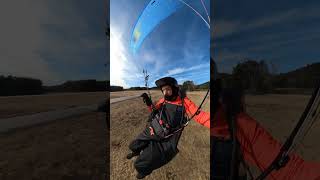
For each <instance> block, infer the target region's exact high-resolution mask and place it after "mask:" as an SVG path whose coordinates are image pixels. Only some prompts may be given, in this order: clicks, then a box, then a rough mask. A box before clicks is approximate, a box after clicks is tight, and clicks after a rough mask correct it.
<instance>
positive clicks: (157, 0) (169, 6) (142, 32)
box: [130, 0, 210, 54]
mask: <svg viewBox="0 0 320 180" xmlns="http://www.w3.org/2000/svg"><path fill="white" fill-rule="evenodd" d="M200 1H201V2H202V5H203V7H204V9H205V11H206V13H207V15H208V12H207V9H206V8H205V6H204V3H203V1H202V0H200ZM181 7H188V8H190V9H191V10H192V11H193V12H195V13H196V14H197V15H198V16H199V17H201V18H202V20H203V21H204V22H205V23H206V24H207V26H208V27H209V28H210V25H209V23H208V22H207V21H206V20H205V19H204V18H203V17H202V16H201V14H200V13H199V12H198V11H197V10H196V9H194V8H193V7H192V6H191V5H190V4H188V3H187V2H186V1H185V0H151V1H150V2H149V3H148V5H147V6H146V8H145V9H144V10H143V12H142V13H141V15H140V17H139V18H138V20H137V22H136V24H135V26H134V29H133V31H132V35H131V42H130V46H131V49H132V52H133V53H134V54H135V53H136V52H137V50H138V49H139V48H140V46H141V45H142V42H143V41H144V39H145V38H146V37H147V36H148V35H149V34H150V33H151V32H152V31H153V30H154V28H155V27H156V26H157V25H158V24H159V23H160V22H162V21H163V20H165V19H166V18H168V17H169V16H170V15H172V14H173V13H175V12H176V11H177V10H178V9H180V8H181ZM208 18H209V16H208ZM209 21H210V19H209Z"/></svg>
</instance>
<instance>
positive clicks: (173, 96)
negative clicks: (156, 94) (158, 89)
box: [164, 94, 177, 101]
mask: <svg viewBox="0 0 320 180" xmlns="http://www.w3.org/2000/svg"><path fill="white" fill-rule="evenodd" d="M176 98H177V96H175V95H173V94H172V95H171V96H164V99H165V100H167V101H174V100H176Z"/></svg>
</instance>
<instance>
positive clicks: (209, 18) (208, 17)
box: [200, 0, 210, 23]
mask: <svg viewBox="0 0 320 180" xmlns="http://www.w3.org/2000/svg"><path fill="white" fill-rule="evenodd" d="M200 1H201V3H202V6H203V8H204V10H205V11H206V14H207V16H208V21H209V23H210V16H209V13H208V11H207V8H206V6H205V5H204V2H203V0H200Z"/></svg>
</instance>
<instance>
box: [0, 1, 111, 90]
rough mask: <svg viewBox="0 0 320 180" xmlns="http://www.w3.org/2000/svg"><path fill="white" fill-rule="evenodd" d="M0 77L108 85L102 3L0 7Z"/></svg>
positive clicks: (9, 3)
mask: <svg viewBox="0 0 320 180" xmlns="http://www.w3.org/2000/svg"><path fill="white" fill-rule="evenodd" d="M0 12H1V16H0V19H1V22H2V24H1V33H0V39H1V41H0V61H1V66H0V75H13V76H24V77H33V78H38V79H41V80H42V81H43V83H44V85H55V84H60V83H63V82H65V81H66V80H80V79H97V80H106V79H107V75H108V72H107V71H108V70H107V68H106V67H105V66H104V64H106V63H107V60H108V59H107V57H108V56H109V55H108V53H107V49H108V48H107V43H106V36H105V32H104V22H105V16H106V13H105V4H104V2H103V1H85V0H68V1H54V0H41V1H37V0H34V1H31V2H20V3H16V2H14V1H11V0H3V1H1V6H0Z"/></svg>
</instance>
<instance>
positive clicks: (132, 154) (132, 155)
mask: <svg viewBox="0 0 320 180" xmlns="http://www.w3.org/2000/svg"><path fill="white" fill-rule="evenodd" d="M139 154H140V153H139V152H131V153H129V154H128V155H127V159H131V158H133V157H134V156H138V155H139Z"/></svg>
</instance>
